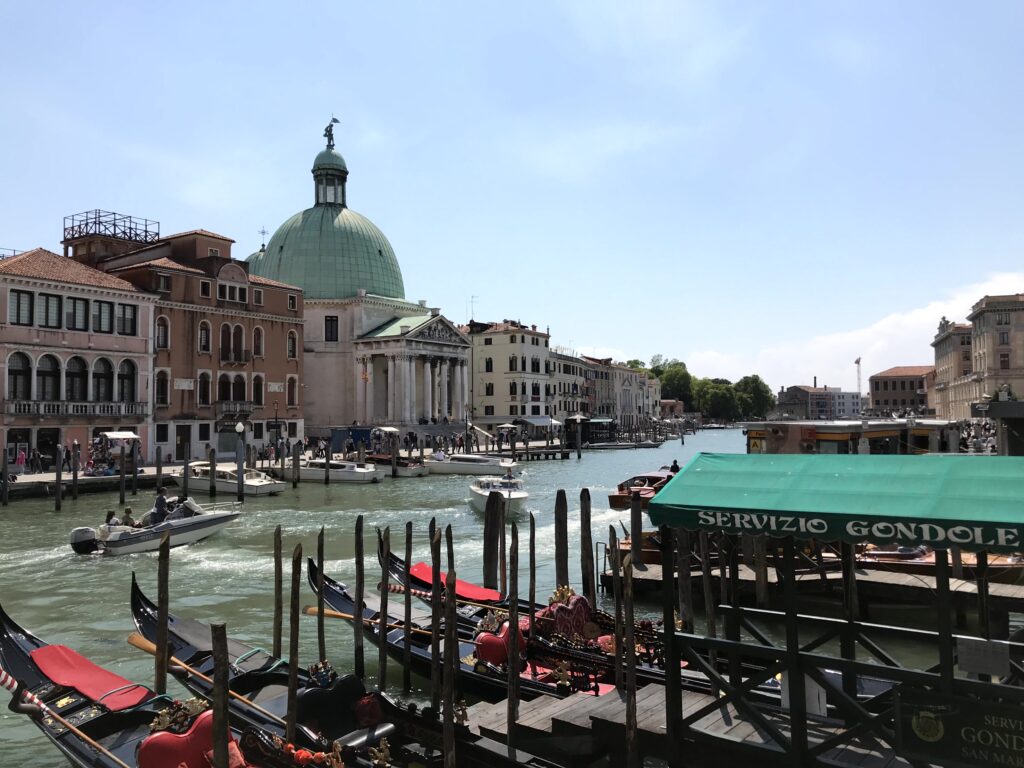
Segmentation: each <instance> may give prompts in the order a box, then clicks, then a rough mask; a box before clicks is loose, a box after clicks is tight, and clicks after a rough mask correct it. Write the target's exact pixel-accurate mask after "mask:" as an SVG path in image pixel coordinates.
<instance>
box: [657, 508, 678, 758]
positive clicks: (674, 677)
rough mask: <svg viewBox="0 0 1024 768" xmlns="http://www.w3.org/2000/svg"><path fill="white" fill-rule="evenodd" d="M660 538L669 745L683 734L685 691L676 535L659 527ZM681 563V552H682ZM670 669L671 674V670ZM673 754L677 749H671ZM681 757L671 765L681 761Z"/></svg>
mask: <svg viewBox="0 0 1024 768" xmlns="http://www.w3.org/2000/svg"><path fill="white" fill-rule="evenodd" d="M660 538H661V624H662V640H661V644H662V655H663V658H664V661H665V735H666V737H667V738H668V743H669V744H679V743H681V742H680V740H679V737H680V734H681V733H682V718H683V691H682V685H681V682H680V679H679V675H678V674H677V673H676V670H678V669H679V645H678V643H677V642H676V590H675V584H673V579H672V562H673V561H674V560H676V559H677V558H676V555H677V552H676V537H675V535H674V532H673V530H672V529H671V528H669V527H668V526H667V525H663V526H661V528H660ZM678 555H679V556H680V557H679V558H678V560H679V562H682V557H681V556H682V552H679V553H678ZM670 670H671V674H670V673H669V671H670ZM672 752H673V753H675V752H677V750H672ZM680 762H681V761H680V759H679V758H678V757H676V758H674V759H671V760H670V764H671V765H672V766H673V768H675V766H677V765H679V764H680Z"/></svg>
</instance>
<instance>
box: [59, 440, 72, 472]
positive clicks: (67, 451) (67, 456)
mask: <svg viewBox="0 0 1024 768" xmlns="http://www.w3.org/2000/svg"><path fill="white" fill-rule="evenodd" d="M61 468H62V469H66V470H67V471H68V472H70V471H71V446H70V445H68V444H67V443H64V463H63V464H61Z"/></svg>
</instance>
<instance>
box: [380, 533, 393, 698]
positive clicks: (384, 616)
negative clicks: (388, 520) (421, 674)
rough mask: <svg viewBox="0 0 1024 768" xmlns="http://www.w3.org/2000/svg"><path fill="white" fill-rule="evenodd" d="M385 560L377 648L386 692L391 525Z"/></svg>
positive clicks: (382, 565) (381, 689) (386, 543)
mask: <svg viewBox="0 0 1024 768" xmlns="http://www.w3.org/2000/svg"><path fill="white" fill-rule="evenodd" d="M383 546H384V562H383V563H381V566H380V612H379V613H378V617H379V618H380V629H378V630H377V648H378V650H379V651H380V653H379V654H378V656H377V690H378V691H380V692H381V693H384V691H385V689H386V688H387V684H388V643H387V636H388V624H389V622H388V595H389V594H390V593H389V592H388V582H389V581H390V575H391V571H389V570H388V561H389V560H390V559H391V527H390V526H388V527H387V528H385V529H384V536H383Z"/></svg>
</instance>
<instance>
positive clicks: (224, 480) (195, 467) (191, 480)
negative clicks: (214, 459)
mask: <svg viewBox="0 0 1024 768" xmlns="http://www.w3.org/2000/svg"><path fill="white" fill-rule="evenodd" d="M187 470H188V473H189V476H188V489H189V491H200V492H202V493H208V492H209V489H210V462H208V461H193V462H192V463H191V464H189V465H188V467H187ZM183 471H184V470H181V469H179V470H178V471H177V472H171V473H170V477H171V479H172V480H174V482H176V483H177V484H178V485H179V486H180V485H181V475H182V472H183ZM321 471H323V470H322V469H321ZM213 472H214V475H215V481H214V482H215V484H216V488H217V493H224V494H228V493H238V467H236V466H235V465H234V464H227V463H224V464H219V463H218V464H217V465H216V466H215V467H214V468H213ZM287 487H288V483H285V482H282V481H280V480H275V479H274V478H272V477H271V476H270V475H268V474H267V473H265V472H260V471H259V470H258V469H247V470H245V474H244V475H243V476H242V491H243V493H244V494H245V495H246V496H269V495H272V494H275V493H280V492H281V491H283V490H284V489H285V488H287Z"/></svg>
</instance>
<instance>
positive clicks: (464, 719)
mask: <svg viewBox="0 0 1024 768" xmlns="http://www.w3.org/2000/svg"><path fill="white" fill-rule="evenodd" d="M455 722H456V723H457V724H459V725H465V724H466V723H468V722H469V709H468V708H467V707H466V700H465V699H459V703H458V704H457V705H456V706H455Z"/></svg>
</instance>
